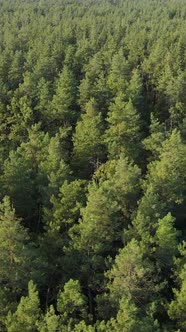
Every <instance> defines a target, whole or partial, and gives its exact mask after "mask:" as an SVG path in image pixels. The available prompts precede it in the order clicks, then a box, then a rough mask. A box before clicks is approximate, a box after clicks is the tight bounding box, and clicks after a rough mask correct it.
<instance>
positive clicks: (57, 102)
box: [51, 66, 78, 127]
mask: <svg viewBox="0 0 186 332" xmlns="http://www.w3.org/2000/svg"><path fill="white" fill-rule="evenodd" d="M76 96H77V89H76V81H75V78H74V76H73V73H72V72H71V71H70V70H69V69H68V67H67V66H64V68H63V70H62V72H61V74H60V76H59V79H58V81H57V88H56V94H55V95H54V97H53V100H52V105H51V114H52V118H53V121H55V122H56V121H59V123H60V124H61V126H66V127H67V126H69V125H75V122H76V120H77V117H78V109H77V106H76V104H75V102H76ZM59 123H58V124H59Z"/></svg>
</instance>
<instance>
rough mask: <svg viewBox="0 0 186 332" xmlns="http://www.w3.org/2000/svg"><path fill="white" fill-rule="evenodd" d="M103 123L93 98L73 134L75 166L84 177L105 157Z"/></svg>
mask: <svg viewBox="0 0 186 332" xmlns="http://www.w3.org/2000/svg"><path fill="white" fill-rule="evenodd" d="M102 134H103V124H102V118H101V114H100V113H99V112H98V111H97V110H96V105H95V102H94V100H93V99H91V100H90V101H89V102H88V103H87V104H86V113H85V114H83V115H82V117H81V120H80V121H79V122H78V123H77V125H76V129H75V133H74V136H73V143H74V149H73V157H72V158H73V167H74V169H75V171H76V172H77V170H80V171H79V173H80V175H81V176H83V177H85V178H86V177H88V176H90V175H91V174H92V173H93V171H94V169H95V168H96V167H97V165H99V163H100V162H101V161H103V160H104V158H105V148H104V144H103V140H102Z"/></svg>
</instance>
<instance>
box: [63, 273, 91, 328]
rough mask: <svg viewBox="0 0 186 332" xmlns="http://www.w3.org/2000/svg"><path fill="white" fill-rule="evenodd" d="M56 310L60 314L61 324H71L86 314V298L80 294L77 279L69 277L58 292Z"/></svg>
mask: <svg viewBox="0 0 186 332" xmlns="http://www.w3.org/2000/svg"><path fill="white" fill-rule="evenodd" d="M57 310H58V311H59V312H60V314H61V321H62V323H63V324H66V325H68V326H71V328H73V326H74V325H75V324H76V323H77V322H78V321H79V320H81V319H84V318H86V316H87V299H86V297H85V296H84V295H83V294H82V291H81V287H80V284H79V281H78V280H73V279H70V280H69V281H68V282H67V283H66V284H65V286H64V290H63V291H61V292H59V295H58V300H57Z"/></svg>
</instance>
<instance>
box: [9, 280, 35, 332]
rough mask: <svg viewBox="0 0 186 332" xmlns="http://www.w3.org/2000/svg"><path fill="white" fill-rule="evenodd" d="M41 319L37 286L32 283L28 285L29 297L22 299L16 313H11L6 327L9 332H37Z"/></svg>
mask: <svg viewBox="0 0 186 332" xmlns="http://www.w3.org/2000/svg"><path fill="white" fill-rule="evenodd" d="M39 317H40V309H39V298H38V292H37V290H36V286H35V285H34V283H33V282H32V281H30V282H29V284H28V296H26V297H22V298H21V300H20V303H19V304H18V307H17V310H16V312H15V313H11V312H9V314H8V316H7V321H6V326H7V331H8V332H17V331H25V332H35V331H38V329H37V327H36V326H37V320H38V319H39Z"/></svg>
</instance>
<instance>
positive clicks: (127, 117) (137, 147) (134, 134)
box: [105, 94, 141, 162]
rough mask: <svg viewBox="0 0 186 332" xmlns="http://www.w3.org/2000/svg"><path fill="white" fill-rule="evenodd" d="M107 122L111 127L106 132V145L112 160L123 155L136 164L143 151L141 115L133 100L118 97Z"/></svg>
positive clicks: (112, 105)
mask: <svg viewBox="0 0 186 332" xmlns="http://www.w3.org/2000/svg"><path fill="white" fill-rule="evenodd" d="M107 121H108V123H109V127H108V129H107V130H106V132H105V143H106V144H107V147H108V152H109V156H110V158H118V156H119V155H120V154H121V153H123V154H125V156H126V157H129V158H130V159H131V160H134V161H135V162H136V161H138V160H139V154H140V151H141V143H140V141H141V133H140V115H139V114H138V113H137V111H136V109H135V108H134V106H133V103H132V101H131V100H129V102H125V101H124V95H123V94H119V95H117V97H116V99H115V101H114V103H112V104H111V106H110V111H109V113H108V118H107Z"/></svg>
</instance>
